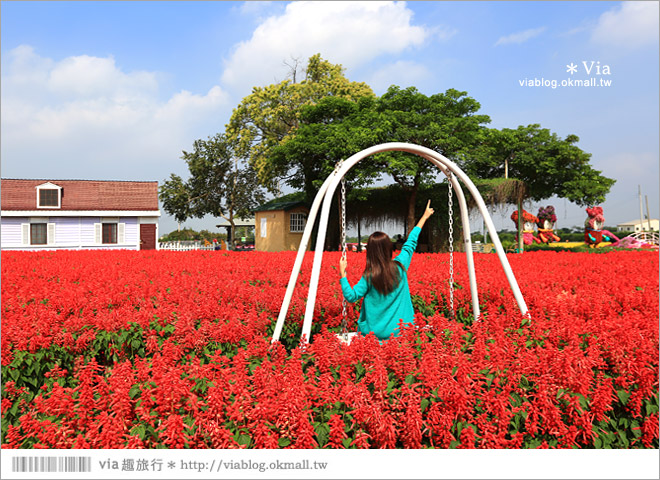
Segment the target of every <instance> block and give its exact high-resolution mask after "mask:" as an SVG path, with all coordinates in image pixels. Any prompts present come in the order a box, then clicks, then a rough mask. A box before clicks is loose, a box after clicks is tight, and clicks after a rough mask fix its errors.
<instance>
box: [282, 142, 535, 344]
mask: <svg viewBox="0 0 660 480" xmlns="http://www.w3.org/2000/svg"><path fill="white" fill-rule="evenodd" d="M387 151H400V152H408V153H412V154H415V155H419V156H420V157H422V158H425V159H426V160H428V161H429V162H431V163H432V164H434V165H435V166H436V167H438V168H439V169H440V171H441V172H442V173H444V174H445V175H446V177H447V180H448V182H449V184H450V185H451V188H452V190H453V191H454V192H455V194H456V197H457V200H458V204H459V206H460V209H461V221H462V222H463V241H464V243H465V255H466V263H467V268H468V277H469V283H470V294H471V299H472V311H473V314H474V318H475V320H476V319H479V314H480V313H479V312H480V311H479V298H478V294H477V280H476V275H475V272H474V257H473V253H472V241H471V239H470V227H469V225H470V218H469V216H468V208H467V203H466V201H465V195H464V194H463V189H462V188H461V185H460V183H459V180H460V181H461V182H462V183H463V184H465V186H466V187H467V188H468V191H469V192H470V194H471V195H472V197H473V198H474V199H475V201H476V204H477V207H478V208H479V211H480V212H481V214H482V216H483V218H484V222H485V224H486V227H487V228H488V232H489V233H490V235H491V238H492V239H493V244H494V245H495V251H496V252H497V255H498V258H499V260H500V263H501V265H502V268H503V270H504V273H505V275H506V278H507V280H508V283H509V286H510V288H511V291H512V293H513V296H514V298H515V300H516V303H517V304H518V308H519V309H520V312H521V313H522V314H523V315H527V313H528V309H527V305H526V304H525V300H524V299H523V296H522V293H521V292H520V287H519V286H518V282H517V281H516V278H515V276H514V274H513V271H512V270H511V266H510V265H509V261H508V259H507V256H506V254H505V252H504V249H503V248H502V243H501V242H500V239H499V237H498V235H497V231H496V230H495V225H494V224H493V221H492V219H491V217H490V214H489V213H488V209H487V208H486V204H485V202H484V200H483V198H482V197H481V194H480V193H479V191H478V190H477V188H476V187H475V186H474V183H472V181H471V180H470V178H469V177H468V176H467V175H466V174H465V173H464V172H463V171H462V170H461V169H460V168H459V167H458V166H457V165H456V164H455V163H454V162H452V161H450V160H448V159H447V158H446V157H444V156H443V155H440V154H439V153H437V152H435V151H433V150H431V149H429V148H426V147H422V146H419V145H413V144H410V143H400V142H393V143H384V144H381V145H376V146H373V147H370V148H367V149H365V150H362V151H361V152H359V153H356V154H355V155H353V156H351V157H349V158H348V159H346V160H342V161H340V162H338V163H337V166H336V167H335V169H334V171H333V172H332V173H331V174H330V175H329V176H328V178H327V179H326V180H325V182H324V183H323V185H322V186H321V188H320V189H319V192H318V193H317V195H316V197H315V198H314V202H313V203H312V206H311V209H310V212H309V216H308V219H307V223H306V225H305V230H304V232H303V236H302V239H301V240H300V246H299V248H298V253H297V255H296V260H295V262H294V265H293V269H292V270H291V276H290V277H289V283H288V285H287V289H286V293H285V295H284V299H283V301H282V307H281V309H280V312H279V315H278V317H277V323H276V325H275V329H274V331H273V337H272V342H276V341H278V340H279V338H280V335H281V333H282V328H283V326H284V320H285V319H286V316H287V313H288V310H289V305H290V303H291V298H292V297H293V291H294V289H295V287H296V284H297V283H298V275H299V273H300V267H301V265H302V261H303V258H304V256H305V252H306V250H307V244H308V242H309V239H310V237H311V234H312V229H313V228H314V223H315V221H316V216H317V214H318V211H319V208H320V207H321V202H323V208H322V210H321V217H320V220H319V222H320V223H319V228H318V232H317V237H316V250H315V253H314V262H313V264H312V272H311V278H310V281H309V291H308V295H307V304H306V306H305V315H304V319H303V327H302V332H301V341H302V342H303V343H308V342H309V340H310V334H311V330H312V319H313V317H314V307H315V303H316V293H317V290H318V285H319V276H320V273H321V262H322V260H323V246H324V245H325V237H326V233H327V227H328V217H329V215H330V208H331V205H332V198H333V195H334V193H335V190H336V189H337V186H338V185H339V183H340V182H341V181H342V180H343V178H344V175H346V173H347V172H348V171H349V170H350V169H351V168H352V167H353V166H354V165H355V164H357V163H358V162H359V161H361V160H363V159H364V158H366V157H369V156H371V155H374V154H377V153H381V152H387ZM450 198H451V197H450ZM344 218H345V217H344ZM450 260H451V258H450ZM452 273H453V264H450V275H451V274H452ZM451 288H452V285H451V284H450V292H451Z"/></svg>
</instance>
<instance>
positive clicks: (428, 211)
mask: <svg viewBox="0 0 660 480" xmlns="http://www.w3.org/2000/svg"><path fill="white" fill-rule="evenodd" d="M434 213H435V210H433V209H432V208H431V200H429V202H428V203H427V204H426V210H424V214H423V215H422V218H420V219H419V222H417V226H418V227H419V228H422V227H424V224H425V223H426V221H427V220H428V219H429V217H430V216H431V215H433V214H434Z"/></svg>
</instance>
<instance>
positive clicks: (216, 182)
mask: <svg viewBox="0 0 660 480" xmlns="http://www.w3.org/2000/svg"><path fill="white" fill-rule="evenodd" d="M183 159H184V160H185V161H186V163H187V164H188V170H189V172H190V178H189V179H188V180H187V181H184V180H183V179H182V178H181V177H179V176H178V175H175V174H172V175H170V179H169V180H166V181H165V182H164V183H163V184H162V185H161V186H160V192H159V198H160V200H161V201H162V202H163V209H164V210H165V211H166V212H167V213H169V214H170V215H173V216H174V218H176V220H177V221H179V222H183V221H185V220H186V219H188V218H193V217H196V218H201V217H203V216H205V215H207V214H211V215H214V216H217V217H222V218H224V219H226V220H228V221H229V223H230V224H232V225H233V222H234V218H235V217H239V218H247V217H250V216H251V215H252V212H253V211H254V209H255V208H256V207H257V206H258V205H259V204H261V203H263V202H264V200H265V195H264V191H263V189H262V187H261V186H260V185H259V183H258V180H257V176H256V174H255V172H254V170H253V169H252V167H250V166H249V165H247V164H243V163H242V162H239V160H238V159H237V157H236V156H235V153H234V151H233V149H232V147H231V144H230V143H229V142H228V141H227V139H226V137H225V136H224V135H216V136H215V137H212V138H209V139H208V140H206V141H205V140H196V141H195V142H194V150H193V151H192V152H190V153H189V152H185V151H184V152H183ZM233 231H234V232H235V229H234V230H233ZM232 240H233V239H232ZM232 243H233V242H232Z"/></svg>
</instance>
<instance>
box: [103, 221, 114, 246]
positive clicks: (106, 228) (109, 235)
mask: <svg viewBox="0 0 660 480" xmlns="http://www.w3.org/2000/svg"><path fill="white" fill-rule="evenodd" d="M102 228H103V234H102V243H117V224H116V223H104V224H103V227H102Z"/></svg>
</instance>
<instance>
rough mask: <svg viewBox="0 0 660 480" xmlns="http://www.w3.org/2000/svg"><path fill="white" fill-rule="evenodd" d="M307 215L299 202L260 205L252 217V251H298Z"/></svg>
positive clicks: (303, 206)
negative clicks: (253, 233)
mask: <svg viewBox="0 0 660 480" xmlns="http://www.w3.org/2000/svg"><path fill="white" fill-rule="evenodd" d="M308 213H309V208H307V207H306V206H305V204H304V203H303V202H301V201H282V200H280V199H275V200H272V201H270V202H268V203H266V204H264V205H262V206H261V207H259V208H258V209H257V210H256V211H255V216H254V220H255V221H254V229H255V239H254V249H255V250H258V251H261V252H281V251H283V250H298V247H299V245H300V240H301V239H302V236H303V232H304V230H305V225H306V223H307V215H308ZM309 249H310V245H309V244H308V245H307V250H309Z"/></svg>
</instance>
